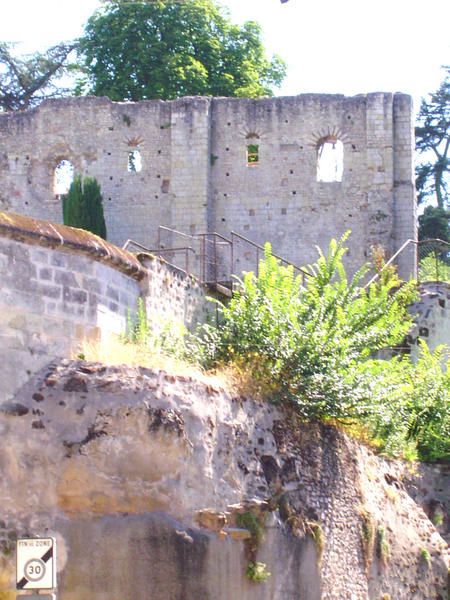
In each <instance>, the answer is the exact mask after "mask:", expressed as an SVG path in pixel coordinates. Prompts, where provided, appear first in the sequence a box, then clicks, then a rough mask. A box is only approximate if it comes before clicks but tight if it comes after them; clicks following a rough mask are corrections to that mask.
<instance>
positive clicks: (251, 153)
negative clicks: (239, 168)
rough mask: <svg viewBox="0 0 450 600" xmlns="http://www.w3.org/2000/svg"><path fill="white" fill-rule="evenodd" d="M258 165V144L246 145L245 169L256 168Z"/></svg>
mask: <svg viewBox="0 0 450 600" xmlns="http://www.w3.org/2000/svg"><path fill="white" fill-rule="evenodd" d="M258 163H259V146H258V144H248V146H247V167H256V166H257V165H258Z"/></svg>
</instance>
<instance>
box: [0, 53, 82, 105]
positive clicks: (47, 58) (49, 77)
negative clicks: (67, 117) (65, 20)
mask: <svg viewBox="0 0 450 600" xmlns="http://www.w3.org/2000/svg"><path fill="white" fill-rule="evenodd" d="M73 48H74V46H73V44H64V43H61V44H58V45H57V46H53V47H52V48H49V49H48V50H47V51H46V52H43V53H40V52H36V53H34V54H30V55H26V56H23V57H16V56H14V54H13V52H12V49H13V47H12V44H7V43H5V42H0V110H4V111H11V110H23V109H26V108H31V107H32V106H35V105H36V104H38V103H39V102H41V101H42V100H43V99H44V98H54V97H57V96H62V95H63V94H64V93H65V92H67V90H65V89H63V88H61V87H58V86H57V85H55V80H56V79H58V78H59V77H60V76H61V75H63V73H64V72H65V70H66V68H67V67H66V61H67V58H68V56H69V54H70V52H71V51H72V50H73Z"/></svg>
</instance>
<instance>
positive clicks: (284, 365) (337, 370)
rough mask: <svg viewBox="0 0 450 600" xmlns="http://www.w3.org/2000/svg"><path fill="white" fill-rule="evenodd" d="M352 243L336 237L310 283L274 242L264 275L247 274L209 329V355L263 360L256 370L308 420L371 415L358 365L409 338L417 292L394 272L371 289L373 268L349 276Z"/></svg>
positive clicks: (205, 335)
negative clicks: (281, 259)
mask: <svg viewBox="0 0 450 600" xmlns="http://www.w3.org/2000/svg"><path fill="white" fill-rule="evenodd" d="M344 242H345V238H343V239H341V240H340V241H339V242H336V241H332V242H331V244H330V248H329V253H328V257H325V256H324V255H323V254H322V253H320V255H319V259H318V261H317V262H316V263H315V265H313V266H310V267H309V272H310V273H311V275H313V276H312V277H310V278H308V279H307V282H306V284H305V285H303V284H302V281H301V278H300V277H295V276H294V273H293V270H292V268H291V267H284V266H281V265H280V264H279V263H278V261H277V260H276V259H275V258H274V257H273V256H272V254H271V250H270V246H269V245H266V252H265V259H264V260H263V261H262V262H261V264H260V268H259V276H258V277H255V275H254V274H253V273H247V274H245V276H244V279H243V282H242V289H241V290H240V291H238V292H237V293H236V294H235V295H234V297H233V298H232V299H231V301H230V303H229V304H228V306H224V305H221V306H220V311H221V313H222V322H221V324H220V325H219V327H217V328H214V327H211V326H207V327H205V328H203V332H202V341H203V344H204V347H203V349H202V350H203V359H204V361H205V362H206V363H207V364H216V363H220V362H221V361H224V362H227V361H229V360H230V358H233V357H240V359H242V360H244V361H248V364H249V366H251V365H252V363H255V362H257V363H258V370H257V373H256V375H257V376H260V377H262V378H266V379H267V380H269V381H270V382H272V385H273V386H274V388H275V392H274V395H273V399H274V400H278V401H282V402H289V403H291V404H292V405H294V406H295V408H296V410H297V412H298V414H299V415H300V416H302V417H305V418H308V419H323V418H339V419H341V418H348V417H356V416H362V415H364V414H366V413H367V412H368V411H369V407H368V403H369V402H370V397H369V396H370V393H369V392H370V390H368V389H367V385H366V382H365V380H364V377H363V376H362V374H360V373H359V372H358V366H359V364H360V363H361V361H364V360H366V359H368V358H369V357H370V356H371V354H372V353H373V352H375V351H376V350H380V349H382V348H386V347H390V346H392V345H395V344H398V343H400V342H401V341H402V339H403V337H404V336H405V334H406V332H407V331H408V329H409V327H410V324H411V318H410V317H409V315H408V314H407V311H406V306H407V305H408V304H409V303H410V302H411V301H412V300H413V299H414V297H415V292H414V291H413V286H412V285H411V284H408V285H405V286H403V287H401V288H400V289H398V291H397V293H395V294H394V293H392V292H393V290H394V288H397V287H398V286H399V281H398V278H397V277H396V276H395V275H393V274H392V273H391V272H388V273H387V274H386V276H385V277H384V279H383V280H382V281H380V282H379V283H376V284H373V285H372V286H370V288H369V289H368V290H364V288H363V287H361V282H362V279H363V277H364V275H365V274H366V273H367V271H368V269H367V267H363V268H362V269H360V270H359V271H358V272H357V273H356V275H355V276H354V277H353V278H352V279H351V280H348V279H347V276H346V274H345V270H344V267H343V264H342V258H343V255H344V253H345V251H346V249H345V248H344V245H343V244H344Z"/></svg>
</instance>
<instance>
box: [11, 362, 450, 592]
mask: <svg viewBox="0 0 450 600" xmlns="http://www.w3.org/2000/svg"><path fill="white" fill-rule="evenodd" d="M0 435H1V439H2V446H1V450H0V470H1V474H2V477H1V480H0V499H1V505H2V517H1V520H0V547H1V549H2V554H1V555H0V556H1V558H0V560H1V570H0V590H1V591H0V599H1V600H9V599H10V598H11V599H12V598H13V597H14V596H15V590H14V589H13V588H14V560H13V559H14V549H15V545H14V540H15V539H16V538H17V537H20V536H25V535H42V536H47V535H54V536H55V537H56V538H57V542H58V556H59V558H58V560H59V586H58V589H59V598H60V600H81V599H83V600H84V599H85V598H86V597H89V598H92V599H95V600H103V599H105V600H106V598H108V600H110V599H111V598H113V599H119V598H120V599H121V600H128V599H129V600H131V599H132V600H136V599H139V600H140V599H147V598H151V599H152V600H167V599H170V600H191V599H192V600H193V599H194V598H195V599H196V600H197V599H200V600H237V599H240V600H256V599H258V600H269V599H270V600H331V599H333V600H340V599H342V600H344V599H345V600H350V599H351V600H368V599H370V600H389V599H392V600H393V599H394V598H395V600H410V599H413V598H414V599H417V600H425V599H426V600H444V598H446V593H447V592H446V589H447V588H446V580H447V567H446V562H445V558H446V556H445V553H446V544H445V541H444V539H443V537H441V535H440V533H445V526H446V524H447V523H448V521H447V520H446V519H448V515H447V513H446V510H447V509H446V507H445V491H444V490H443V488H442V489H441V492H440V493H441V496H439V494H438V493H437V495H436V493H435V492H434V484H433V481H434V480H433V477H434V478H435V479H436V480H438V481H440V482H442V481H443V479H442V477H441V473H440V472H439V473H438V472H437V471H436V472H435V471H432V470H430V471H427V473H426V475H427V477H428V478H427V477H425V479H420V478H419V475H414V474H411V473H409V474H408V472H407V469H406V468H405V467H404V466H403V465H401V464H400V463H395V462H388V461H385V460H383V459H380V458H378V457H376V456H374V455H373V454H372V453H371V452H370V451H369V450H367V449H366V448H364V447H362V446H360V445H359V444H357V443H356V442H355V441H354V440H351V439H349V438H348V437H346V436H345V435H344V434H343V433H341V432H340V431H339V430H337V429H335V428H333V427H326V426H322V425H311V424H309V425H306V424H299V423H295V422H294V420H293V418H292V417H289V415H286V414H283V413H282V412H280V411H279V410H277V409H276V408H275V407H273V406H269V405H266V404H259V403H257V402H255V401H252V400H251V399H248V398H243V397H241V396H233V395H232V394H230V393H229V392H227V391H226V390H225V389H223V388H222V387H220V386H219V385H218V384H217V383H214V382H212V381H209V380H204V381H201V380H198V379H194V378H191V377H186V376H183V377H181V376H174V375H171V374H168V373H166V372H164V371H151V370H147V369H143V368H141V369H137V368H126V367H105V366H102V365H99V364H93V363H84V362H70V361H61V362H59V363H58V364H53V365H51V366H50V367H49V368H48V369H45V370H44V371H42V372H41V373H40V374H39V375H38V376H36V377H35V378H34V379H33V380H31V381H30V382H29V383H28V384H27V385H26V386H25V387H24V388H22V390H21V391H20V392H19V393H18V394H16V397H15V399H14V400H12V401H9V402H7V403H4V404H3V405H1V406H0ZM425 480H426V482H427V483H426V485H425V483H423V484H422V483H421V481H425ZM441 485H442V483H441ZM420 502H426V507H427V510H429V511H431V513H430V514H429V516H431V517H433V516H434V517H436V515H441V516H440V517H439V519H438V518H435V522H436V523H437V524H438V525H439V527H440V530H438V529H437V528H436V527H435V526H434V525H433V523H432V522H431V520H430V519H429V518H428V516H427V514H426V513H425V512H424V510H423V508H422V507H421V506H420V504H419V503H420ZM439 532H440V533H439ZM249 563H252V564H253V565H254V564H255V563H261V565H259V566H258V567H257V568H256V572H257V573H256V575H255V567H253V571H252V569H250V571H249V573H248V574H250V575H252V573H253V578H254V579H255V578H256V579H257V578H258V577H257V574H258V573H261V572H262V573H263V574H264V573H265V574H267V573H268V572H270V574H271V575H270V577H268V578H267V579H266V581H264V582H260V583H258V582H255V581H252V580H251V579H250V578H249V577H248V574H247V575H246V570H247V569H248V565H249ZM262 563H264V565H265V566H264V565H263V564H262Z"/></svg>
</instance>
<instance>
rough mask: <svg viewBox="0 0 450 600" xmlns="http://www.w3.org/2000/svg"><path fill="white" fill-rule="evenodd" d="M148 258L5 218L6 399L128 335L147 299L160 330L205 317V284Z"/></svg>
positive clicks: (0, 264)
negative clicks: (57, 364)
mask: <svg viewBox="0 0 450 600" xmlns="http://www.w3.org/2000/svg"><path fill="white" fill-rule="evenodd" d="M142 260H143V262H145V267H144V266H143V265H142V264H141V263H140V262H139V261H138V260H137V259H136V258H135V257H134V256H133V255H132V254H130V253H129V252H126V251H123V250H120V249H119V248H116V247H115V246H113V245H112V244H109V243H108V242H104V241H103V240H101V239H100V238H98V237H97V236H95V235H93V234H91V233H89V232H87V231H81V230H79V229H73V228H71V227H65V226H63V225H52V224H51V223H47V222H44V221H38V220H35V219H31V218H29V217H23V216H18V215H13V214H11V213H9V214H6V213H0V277H1V280H0V281H1V282H0V290H1V294H0V363H1V365H2V371H1V372H2V386H1V391H0V402H2V401H4V400H7V399H8V398H10V397H11V395H12V394H13V393H14V392H15V391H16V390H17V389H19V388H20V387H21V386H22V385H23V384H25V383H26V381H27V380H28V379H29V377H30V375H31V374H32V373H35V372H36V371H38V370H39V369H41V368H44V367H46V365H48V364H49V363H50V362H51V361H53V360H54V359H55V358H57V357H63V356H70V355H72V354H76V353H77V352H79V349H80V345H82V344H83V343H86V342H87V343H93V344H95V343H97V342H102V343H105V344H107V343H108V340H109V339H110V337H111V336H118V335H122V334H124V333H125V330H126V325H127V320H129V319H130V318H134V315H135V314H136V310H137V305H138V299H139V298H141V299H142V301H143V303H144V304H145V307H146V314H147V317H148V320H149V326H150V327H151V329H152V330H157V329H158V328H160V327H161V326H164V325H168V324H172V325H174V324H179V325H180V326H181V325H184V326H186V327H191V326H192V327H194V326H196V324H197V323H199V322H202V320H204V319H205V317H206V312H207V310H208V307H209V304H210V303H207V302H206V299H205V292H204V290H203V288H202V287H201V286H200V285H199V284H198V282H197V281H195V280H194V279H193V278H192V277H189V276H186V275H185V274H184V273H182V272H180V271H178V270H177V269H175V268H173V267H171V266H169V265H167V264H166V263H164V261H162V260H160V259H158V258H156V257H152V256H146V257H143V258H142Z"/></svg>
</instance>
